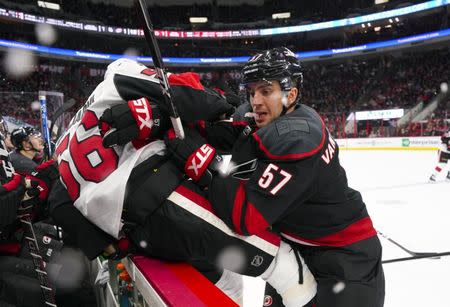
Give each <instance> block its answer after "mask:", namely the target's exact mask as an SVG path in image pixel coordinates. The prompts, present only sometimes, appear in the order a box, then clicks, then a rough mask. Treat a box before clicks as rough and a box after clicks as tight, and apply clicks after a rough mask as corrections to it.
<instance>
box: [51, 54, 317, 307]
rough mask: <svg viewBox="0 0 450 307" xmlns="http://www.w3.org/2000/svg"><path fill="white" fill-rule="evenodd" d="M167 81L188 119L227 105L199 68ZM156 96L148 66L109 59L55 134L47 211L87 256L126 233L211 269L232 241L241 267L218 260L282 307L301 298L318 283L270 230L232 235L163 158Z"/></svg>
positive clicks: (120, 242) (144, 249)
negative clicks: (55, 167)
mask: <svg viewBox="0 0 450 307" xmlns="http://www.w3.org/2000/svg"><path fill="white" fill-rule="evenodd" d="M168 81H169V83H170V84H171V86H172V90H173V96H174V102H175V104H176V106H177V109H178V112H179V114H180V117H181V118H182V119H183V120H185V122H186V123H191V124H192V123H196V122H197V121H198V120H215V119H217V118H219V117H220V116H221V115H223V114H226V113H228V112H229V111H230V110H232V107H231V106H230V105H229V104H228V103H227V102H226V100H225V99H224V97H223V96H221V95H217V94H216V93H214V92H213V91H210V90H208V89H205V88H204V87H203V86H202V84H201V83H200V81H199V79H198V75H195V74H192V73H186V74H168ZM162 98H163V96H162V92H161V88H160V85H159V82H158V80H157V78H156V76H155V73H154V71H152V70H151V69H149V68H147V67H145V66H143V65H141V64H138V63H136V62H133V61H130V60H125V59H121V60H118V61H116V62H113V63H112V64H110V65H109V66H108V70H107V72H106V74H105V79H104V81H103V82H102V83H101V84H99V86H98V87H97V88H96V89H95V90H94V92H93V93H92V94H91V96H90V97H89V99H88V101H87V102H86V104H85V106H83V107H82V108H81V109H80V110H79V111H78V112H77V114H76V115H75V117H74V118H73V119H72V121H71V124H70V127H69V130H68V131H67V132H66V133H65V134H64V135H63V136H62V137H61V138H60V140H59V141H58V144H57V149H56V154H57V156H58V162H59V171H60V173H61V180H60V181H58V182H57V183H56V184H55V186H54V188H53V189H52V192H51V195H50V200H49V201H50V204H51V211H52V217H53V218H54V219H55V221H56V222H57V223H58V225H60V226H62V228H63V229H64V230H65V231H66V232H67V233H68V234H69V237H70V239H71V241H72V242H73V243H74V245H76V246H78V247H79V248H81V249H82V250H83V252H84V253H85V254H86V255H87V256H88V258H90V259H93V258H95V257H96V256H98V255H99V254H101V253H102V252H103V253H104V254H105V255H107V256H109V257H122V256H124V255H125V254H126V253H127V252H128V251H129V249H128V248H127V240H126V239H125V238H123V235H124V234H125V235H126V237H127V238H128V240H129V242H130V243H131V244H130V245H128V246H131V249H132V250H134V251H136V250H138V251H139V252H141V253H145V254H147V255H150V256H153V257H158V258H163V259H169V260H182V261H190V262H192V263H194V264H195V265H197V264H198V263H201V264H202V266H203V265H205V264H206V265H205V266H206V267H208V265H209V267H211V266H212V267H215V266H216V265H217V264H218V260H219V258H220V257H221V256H223V255H224V254H227V253H224V251H225V250H227V248H232V249H237V250H239V251H240V253H241V254H242V257H241V258H240V260H242V265H240V266H239V267H238V268H237V269H236V268H232V267H228V266H227V265H224V266H222V267H220V268H222V269H229V270H230V271H231V270H233V269H235V270H236V271H237V272H238V273H242V274H245V275H251V276H261V277H262V278H264V279H265V280H266V281H268V282H269V283H271V284H272V285H273V286H274V288H276V289H277V291H279V292H280V294H281V296H282V298H283V301H284V302H285V303H286V305H287V306H292V307H297V306H304V305H305V304H307V303H308V302H309V301H311V299H312V298H313V297H314V295H315V293H316V282H315V280H314V278H313V276H312V274H311V273H310V271H309V270H308V268H307V267H306V265H305V266H303V267H299V265H298V262H297V258H296V254H295V253H293V252H291V248H290V247H289V245H288V244H286V243H284V242H281V243H280V237H279V235H275V234H274V233H272V232H270V231H269V230H264V231H261V232H259V233H258V234H257V235H253V236H248V237H247V236H240V235H237V234H236V233H234V232H233V231H232V230H231V229H230V228H229V227H227V226H226V224H225V223H224V222H223V221H221V220H220V219H219V218H218V217H217V215H216V213H215V212H214V211H213V210H212V208H211V204H210V203H209V202H208V201H207V200H206V199H205V196H204V191H202V189H200V188H199V187H198V186H196V185H195V184H193V183H192V181H191V180H187V179H186V178H185V176H184V174H183V173H182V172H181V171H180V170H178V169H177V167H176V166H175V165H174V163H173V162H172V161H171V160H170V159H169V158H168V157H167V155H166V149H165V145H164V142H163V141H162V140H161V138H162V137H163V135H164V132H165V130H166V127H167V123H168V116H167V112H165V110H164V107H166V106H165V105H164V104H163V103H162V101H163V99H162ZM130 141H131V142H130ZM141 242H144V243H145V244H141ZM224 264H228V265H234V263H229V262H228V261H225V262H224ZM197 267H198V266H197ZM226 275H228V276H229V274H224V275H222V276H220V275H219V278H220V279H219V278H217V279H219V280H218V282H217V285H225V286H226V285H227V283H228V284H231V283H232V281H229V280H224V276H225V279H226ZM299 276H302V278H303V279H304V282H303V283H302V284H299V283H298V280H299ZM217 279H216V280H213V282H215V281H217ZM224 288H226V287H222V289H224ZM233 299H238V298H237V297H233ZM218 304H220V303H218Z"/></svg>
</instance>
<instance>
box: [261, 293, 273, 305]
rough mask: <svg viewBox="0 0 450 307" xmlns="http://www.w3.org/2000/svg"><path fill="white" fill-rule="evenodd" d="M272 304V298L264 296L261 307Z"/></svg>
mask: <svg viewBox="0 0 450 307" xmlns="http://www.w3.org/2000/svg"><path fill="white" fill-rule="evenodd" d="M272 303H273V299H272V296H270V295H264V303H263V306H264V307H267V306H272Z"/></svg>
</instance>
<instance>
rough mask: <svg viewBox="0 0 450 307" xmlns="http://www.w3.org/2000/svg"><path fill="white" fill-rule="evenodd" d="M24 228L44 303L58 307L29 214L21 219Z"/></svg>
mask: <svg viewBox="0 0 450 307" xmlns="http://www.w3.org/2000/svg"><path fill="white" fill-rule="evenodd" d="M19 219H20V222H21V224H22V227H23V229H24V234H25V236H24V237H25V240H26V242H27V243H28V248H29V250H30V255H31V257H32V259H33V265H34V270H35V271H36V273H37V276H38V279H39V284H40V287H41V292H42V296H43V297H44V302H45V304H46V305H47V306H53V307H56V301H55V291H54V289H53V288H52V287H51V285H50V282H49V281H48V276H47V271H46V268H45V267H46V264H45V262H44V260H43V259H42V256H41V254H40V251H39V244H38V242H37V239H36V233H35V232H34V229H33V224H32V221H31V217H30V215H29V214H24V215H23V216H20V217H19Z"/></svg>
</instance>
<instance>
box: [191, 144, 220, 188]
mask: <svg viewBox="0 0 450 307" xmlns="http://www.w3.org/2000/svg"><path fill="white" fill-rule="evenodd" d="M215 152H216V150H215V149H214V148H213V147H211V146H210V145H208V144H203V145H202V146H201V147H200V148H199V149H197V151H195V152H194V153H193V154H192V155H191V156H190V157H189V159H188V161H187V163H186V173H187V174H188V175H189V177H191V178H192V179H194V180H199V179H200V177H201V176H202V175H203V173H204V171H205V170H206V168H207V167H208V165H209V162H211V160H212V158H213V157H214V154H215Z"/></svg>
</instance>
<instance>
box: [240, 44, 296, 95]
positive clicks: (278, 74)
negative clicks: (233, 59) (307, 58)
mask: <svg viewBox="0 0 450 307" xmlns="http://www.w3.org/2000/svg"><path fill="white" fill-rule="evenodd" d="M242 73H243V75H244V76H243V82H244V84H245V85H247V84H249V83H253V82H257V81H270V80H277V81H278V82H280V86H281V89H282V90H283V91H289V90H291V88H292V87H293V86H296V87H297V88H300V87H301V85H302V83H303V69H302V66H301V65H300V62H299V61H298V59H297V57H296V56H295V54H294V53H293V52H292V51H291V50H289V49H288V48H286V47H277V48H273V49H270V50H266V51H264V52H261V53H258V54H256V55H254V56H253V57H252V58H251V59H250V60H249V61H248V62H247V63H246V64H245V66H244V69H243V71H242Z"/></svg>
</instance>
